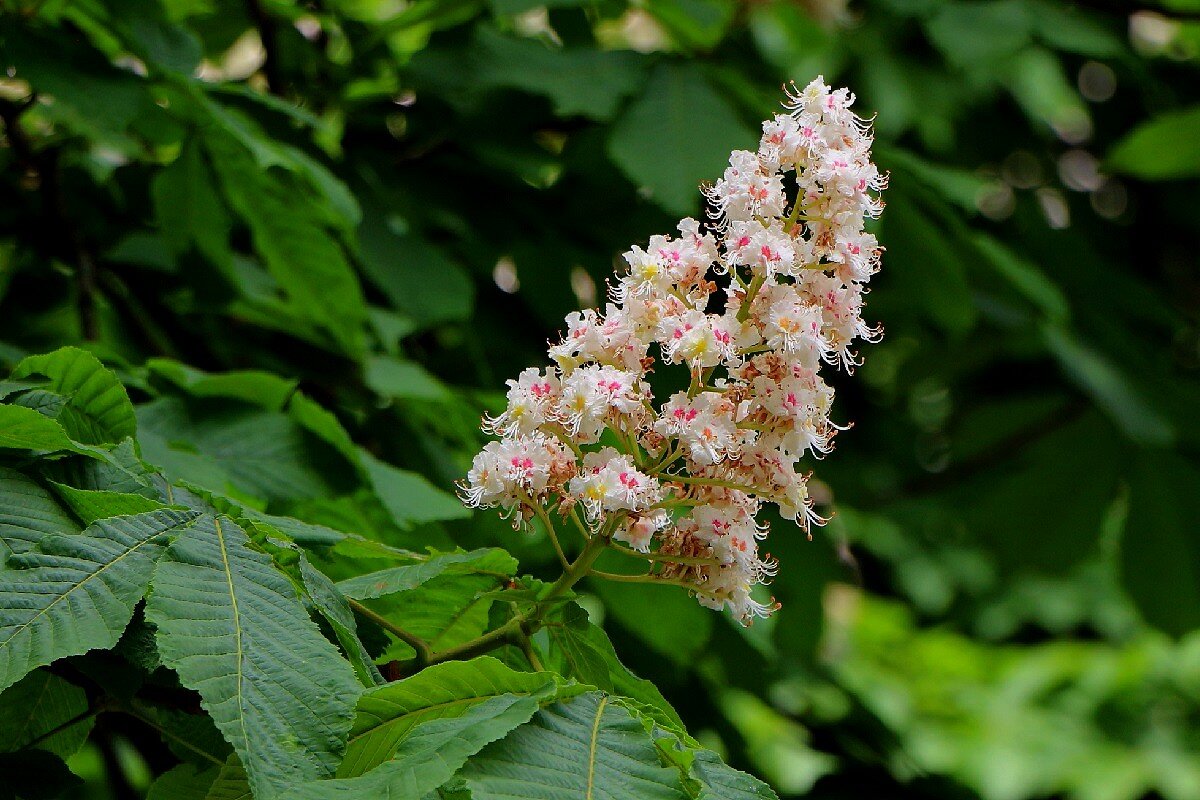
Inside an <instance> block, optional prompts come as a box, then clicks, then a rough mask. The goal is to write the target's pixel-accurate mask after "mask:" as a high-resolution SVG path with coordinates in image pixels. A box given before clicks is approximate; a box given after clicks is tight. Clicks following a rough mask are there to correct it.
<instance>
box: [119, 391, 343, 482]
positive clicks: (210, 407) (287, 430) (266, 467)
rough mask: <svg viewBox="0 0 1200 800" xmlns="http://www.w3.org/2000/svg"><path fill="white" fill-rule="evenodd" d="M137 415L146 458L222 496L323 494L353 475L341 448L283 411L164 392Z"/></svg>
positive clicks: (166, 471)
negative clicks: (326, 442) (334, 449)
mask: <svg viewBox="0 0 1200 800" xmlns="http://www.w3.org/2000/svg"><path fill="white" fill-rule="evenodd" d="M138 419H139V421H140V422H141V426H142V430H141V435H140V441H141V443H142V450H143V453H144V454H145V458H146V460H147V461H149V462H150V463H153V464H155V465H157V466H159V467H162V468H163V470H164V473H165V474H166V475H167V476H168V477H170V478H173V479H182V480H186V481H188V482H190V483H195V484H198V485H199V486H202V487H203V488H205V489H208V490H211V491H215V492H217V493H218V494H229V493H231V491H234V492H240V493H242V494H246V495H250V496H252V497H260V498H263V499H267V500H293V499H299V498H302V497H321V496H326V495H329V494H332V493H334V492H335V490H336V489H337V488H344V487H345V486H346V484H347V478H350V479H353V476H347V475H346V474H345V470H344V468H341V467H343V465H341V464H340V461H339V459H338V456H337V454H336V453H333V452H332V451H331V450H330V448H329V447H326V446H325V445H324V443H323V442H321V441H319V440H317V439H316V438H315V437H313V436H311V435H309V434H308V433H307V432H306V431H305V430H304V429H303V428H301V427H300V426H299V425H298V424H296V423H295V422H294V421H293V420H291V419H289V418H288V417H287V415H286V414H284V413H282V412H277V411H267V410H265V409H261V408H255V407H253V406H250V405H246V404H244V403H238V402H234V401H231V400H230V401H217V400H209V401H207V402H204V403H200V402H196V401H186V400H184V399H183V398H178V397H165V398H161V399H159V400H156V401H154V402H152V403H147V404H145V405H142V406H139V407H138ZM322 467H328V469H323V468H322ZM339 468H341V469H339Z"/></svg>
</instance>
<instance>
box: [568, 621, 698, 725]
mask: <svg viewBox="0 0 1200 800" xmlns="http://www.w3.org/2000/svg"><path fill="white" fill-rule="evenodd" d="M667 618H670V619H674V617H671V616H670V615H667ZM545 630H546V636H547V637H548V639H549V642H550V645H551V647H550V650H549V659H550V661H549V662H548V664H549V666H551V667H552V668H553V669H554V670H555V671H556V672H558V673H560V674H561V675H563V676H565V677H568V678H575V679H576V680H578V681H579V682H580V683H586V684H588V685H589V686H595V687H596V688H597V689H604V690H605V691H609V692H614V693H616V694H620V695H624V696H625V697H629V698H631V699H633V700H636V701H638V702H639V703H642V704H643V705H645V706H646V707H647V709H648V710H649V713H650V715H651V716H652V717H653V718H654V719H655V721H656V722H658V723H659V724H661V725H663V726H665V727H667V728H670V729H672V730H675V731H678V732H683V731H684V730H685V728H684V725H683V721H682V720H681V719H680V718H679V715H678V714H677V713H676V712H675V709H674V708H672V707H671V704H670V703H668V702H667V700H666V698H665V697H663V696H662V693H661V692H660V691H659V690H658V687H656V686H655V685H654V684H653V683H651V682H650V681H648V680H644V679H642V678H639V677H638V676H636V675H634V674H633V673H632V672H630V671H629V669H628V668H627V667H626V666H625V665H624V664H622V663H621V661H620V659H619V658H617V653H616V650H615V649H614V648H613V646H612V642H610V641H609V640H608V636H607V635H606V634H605V633H604V631H602V630H601V629H600V628H598V627H596V626H595V625H593V624H592V623H591V622H590V621H589V620H588V615H587V612H586V611H584V610H583V609H582V608H580V607H579V605H577V604H576V603H568V604H567V605H566V606H565V607H564V609H563V611H562V613H561V618H560V619H559V620H557V621H556V623H555V624H552V625H549V626H547V627H546V629H545Z"/></svg>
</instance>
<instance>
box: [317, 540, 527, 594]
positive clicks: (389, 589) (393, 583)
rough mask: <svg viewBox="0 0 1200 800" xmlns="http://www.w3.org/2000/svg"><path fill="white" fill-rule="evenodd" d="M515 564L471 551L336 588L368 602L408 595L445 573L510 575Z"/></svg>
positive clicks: (496, 554)
mask: <svg viewBox="0 0 1200 800" xmlns="http://www.w3.org/2000/svg"><path fill="white" fill-rule="evenodd" d="M516 569H517V560H516V559H515V558H513V557H512V556H510V555H509V554H508V553H506V552H504V551H503V550H500V549H499V548H494V547H491V548H485V549H482V550H472V551H471V552H469V553H439V554H437V555H433V556H430V557H429V558H428V559H427V560H425V561H421V562H419V563H416V564H404V565H402V566H398V567H389V568H388V569H382V570H379V571H377V572H371V573H368V574H366V575H359V576H357V577H354V578H348V579H346V580H344V581H341V582H339V583H338V585H337V588H338V590H339V591H341V592H342V593H343V594H344V595H346V596H347V597H353V598H354V599H355V600H371V599H375V598H378V597H383V596H384V595H389V594H396V593H398V592H407V591H409V590H411V589H415V588H416V587H418V586H421V585H423V584H425V583H428V582H429V581H431V580H433V579H434V578H436V577H438V576H439V575H442V574H443V573H446V572H452V573H458V574H463V573H467V574H471V573H481V572H488V573H498V574H499V575H501V576H503V575H512V574H513V572H515V571H516Z"/></svg>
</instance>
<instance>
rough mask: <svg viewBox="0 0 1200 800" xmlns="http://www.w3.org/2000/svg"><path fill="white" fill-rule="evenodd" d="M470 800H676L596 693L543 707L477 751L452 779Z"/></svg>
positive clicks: (663, 771)
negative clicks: (459, 777)
mask: <svg viewBox="0 0 1200 800" xmlns="http://www.w3.org/2000/svg"><path fill="white" fill-rule="evenodd" d="M460 774H461V775H462V777H463V778H464V779H465V780H466V782H467V785H468V786H469V787H470V790H471V797H472V798H473V800H501V798H513V797H520V798H523V800H562V799H563V798H568V797H584V798H588V797H590V798H593V799H594V800H601V799H603V800H623V799H624V798H631V797H636V798H639V800H643V799H644V800H683V799H684V798H686V797H687V796H688V795H687V794H686V792H685V791H684V789H683V786H682V784H681V783H680V776H679V773H678V771H676V770H674V769H670V768H667V767H663V766H661V764H660V762H659V757H658V751H657V749H656V748H655V746H654V742H653V740H652V739H651V738H650V735H649V734H648V733H647V732H646V729H645V728H644V727H643V726H642V724H641V723H640V722H638V721H637V720H636V719H635V718H634V717H633V716H632V715H631V714H630V713H629V711H628V710H626V709H625V708H624V707H623V706H621V705H620V704H619V703H616V702H614V701H613V700H612V698H611V697H610V696H609V695H607V694H604V693H603V692H588V693H586V694H581V695H579V696H578V697H574V698H571V699H569V700H564V701H561V702H558V703H555V704H553V705H551V706H548V707H546V708H543V709H542V710H541V711H539V712H538V713H537V714H536V715H535V716H534V718H533V719H532V720H531V721H530V722H528V723H526V724H525V725H522V726H521V727H519V728H517V729H516V730H515V731H513V732H512V733H510V734H509V735H508V736H506V737H505V738H503V739H501V740H500V741H498V742H496V743H495V744H492V745H489V746H488V747H486V748H484V749H483V750H482V751H481V752H480V753H479V754H478V755H476V756H475V757H473V758H472V759H471V760H470V761H468V762H467V765H466V766H465V767H464V768H463V770H462V772H461V773H460Z"/></svg>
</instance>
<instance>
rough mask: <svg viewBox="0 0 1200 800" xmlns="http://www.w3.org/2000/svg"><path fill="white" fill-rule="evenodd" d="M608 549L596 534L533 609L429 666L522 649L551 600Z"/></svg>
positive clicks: (437, 656) (438, 656)
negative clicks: (511, 647) (508, 648)
mask: <svg viewBox="0 0 1200 800" xmlns="http://www.w3.org/2000/svg"><path fill="white" fill-rule="evenodd" d="M608 546H609V540H608V532H607V531H605V532H603V533H601V534H597V535H595V536H593V537H592V538H591V539H589V540H588V542H587V544H585V545H584V547H583V551H582V552H581V553H580V554H579V557H578V558H577V559H575V560H574V561H573V562H571V563H570V564H569V565H568V566H567V567H566V569H564V570H563V574H562V575H561V576H560V577H559V579H558V580H557V581H555V582H554V584H553V585H552V586H551V587H550V590H549V591H548V592H547V593H546V596H545V597H543V598H542V599H541V600H539V601H538V602H537V603H536V604H535V605H534V606H533V608H531V609H530V610H528V611H526V612H525V613H524V614H518V615H517V616H515V617H513V618H512V619H510V620H509V621H508V622H506V623H504V624H503V625H501V626H500V627H499V628H496V629H495V630H491V631H488V632H487V633H485V634H483V635H482V636H479V637H476V638H475V639H472V640H471V641H469V642H464V643H462V644H460V645H458V646H457V647H451V648H450V649H448V650H443V651H441V652H439V653H434V654H433V655H432V656H431V657H430V658H429V661H428V663H429V664H440V663H442V662H443V661H465V660H467V659H470V658H474V657H475V656H480V655H483V654H484V653H488V652H490V651H492V650H495V649H496V648H497V647H501V646H503V645H506V644H512V645H516V646H517V647H521V646H522V640H523V639H524V638H527V637H529V636H531V635H532V634H533V633H534V632H536V631H537V630H538V628H540V627H541V625H542V617H543V616H544V615H545V613H546V612H547V611H549V610H550V608H551V606H552V605H553V604H554V601H555V600H558V599H559V598H560V597H562V596H563V595H564V594H566V593H567V592H569V591H570V590H571V588H572V587H573V586H575V584H577V583H579V581H581V580H583V578H584V577H585V576H587V575H588V574H590V573H591V571H592V565H593V564H594V563H595V562H596V559H597V558H599V557H600V553H601V552H603V551H604V548H606V547H608Z"/></svg>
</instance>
